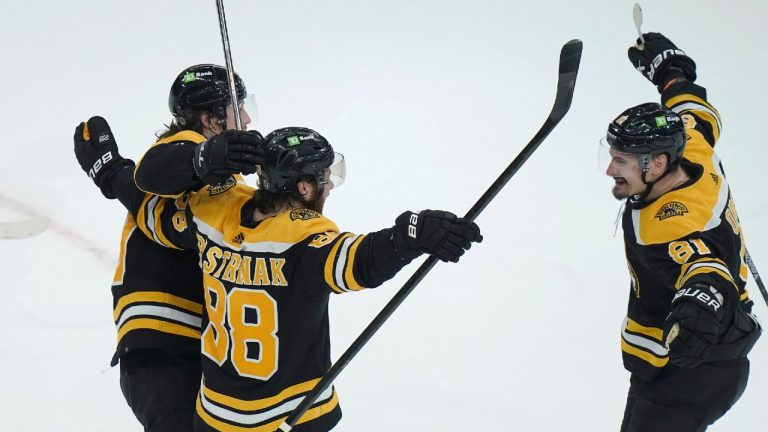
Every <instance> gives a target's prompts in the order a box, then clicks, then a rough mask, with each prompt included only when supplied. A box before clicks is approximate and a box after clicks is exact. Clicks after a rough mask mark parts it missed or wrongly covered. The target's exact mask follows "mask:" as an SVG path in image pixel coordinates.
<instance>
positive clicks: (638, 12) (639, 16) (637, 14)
mask: <svg viewBox="0 0 768 432" xmlns="http://www.w3.org/2000/svg"><path fill="white" fill-rule="evenodd" d="M632 19H633V20H634V21H635V28H636V29H637V34H638V35H639V36H640V46H638V48H640V49H643V47H645V38H644V37H643V31H642V30H640V27H641V26H642V25H643V9H642V8H641V7H640V3H635V8H634V9H632Z"/></svg>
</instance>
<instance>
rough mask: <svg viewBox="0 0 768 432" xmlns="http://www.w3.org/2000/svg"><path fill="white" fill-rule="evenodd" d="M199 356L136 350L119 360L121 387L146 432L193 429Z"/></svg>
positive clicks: (174, 431)
mask: <svg viewBox="0 0 768 432" xmlns="http://www.w3.org/2000/svg"><path fill="white" fill-rule="evenodd" d="M201 374H202V372H201V369H200V357H199V356H198V355H194V356H176V355H172V354H168V353H165V352H163V351H160V350H149V349H143V350H137V351H133V352H130V353H127V354H125V355H123V356H121V357H120V388H121V389H122V390H123V395H124V396H125V400H126V401H127V402H128V406H130V407H131V409H132V410H133V413H134V415H135V416H136V418H137V419H138V420H139V422H140V423H141V424H142V426H144V430H145V431H146V432H187V431H191V430H192V419H193V417H194V413H195V398H196V397H197V392H198V390H199V389H200V376H201Z"/></svg>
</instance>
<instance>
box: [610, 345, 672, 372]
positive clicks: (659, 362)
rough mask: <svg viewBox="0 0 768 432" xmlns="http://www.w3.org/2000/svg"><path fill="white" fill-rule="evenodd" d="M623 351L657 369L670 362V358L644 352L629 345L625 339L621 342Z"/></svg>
mask: <svg viewBox="0 0 768 432" xmlns="http://www.w3.org/2000/svg"><path fill="white" fill-rule="evenodd" d="M621 350H622V351H624V352H625V353H627V354H631V355H633V356H635V357H639V358H641V359H643V360H645V361H646V362H648V363H650V364H651V365H653V366H655V367H664V366H665V365H666V364H667V363H668V362H669V357H664V358H660V357H656V356H655V355H653V354H651V353H649V352H648V351H643V350H641V349H639V348H635V347H633V346H632V345H630V344H628V343H627V342H626V341H624V339H622V340H621Z"/></svg>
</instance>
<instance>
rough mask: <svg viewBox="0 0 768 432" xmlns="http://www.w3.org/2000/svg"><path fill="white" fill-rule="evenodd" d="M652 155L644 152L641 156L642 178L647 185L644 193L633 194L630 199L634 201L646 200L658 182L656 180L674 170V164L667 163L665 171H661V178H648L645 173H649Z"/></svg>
mask: <svg viewBox="0 0 768 432" xmlns="http://www.w3.org/2000/svg"><path fill="white" fill-rule="evenodd" d="M652 157H653V156H652V155H650V154H644V155H640V156H639V163H640V168H641V169H642V170H643V171H642V174H641V177H640V178H641V180H642V181H643V184H644V185H645V191H644V192H643V193H642V194H637V195H633V196H632V198H631V199H630V200H631V201H632V202H635V203H637V202H641V201H644V200H645V198H646V197H647V196H648V195H649V194H650V193H651V189H653V186H654V185H655V184H656V182H657V181H659V180H661V179H663V178H664V177H666V176H667V174H669V173H671V172H672V165H671V164H669V163H667V168H666V169H665V170H664V172H663V173H661V175H660V176H659V178H657V179H656V180H654V181H648V180H646V178H645V175H646V174H648V167H649V165H650V162H651V158H652Z"/></svg>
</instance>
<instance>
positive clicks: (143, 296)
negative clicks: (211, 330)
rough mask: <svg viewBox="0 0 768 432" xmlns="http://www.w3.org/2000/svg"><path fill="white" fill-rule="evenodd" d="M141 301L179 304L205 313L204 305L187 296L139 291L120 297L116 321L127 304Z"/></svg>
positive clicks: (115, 315)
mask: <svg viewBox="0 0 768 432" xmlns="http://www.w3.org/2000/svg"><path fill="white" fill-rule="evenodd" d="M139 302H149V303H166V304H170V305H173V306H177V307H179V308H181V309H185V310H188V311H190V312H194V313H196V314H198V315H200V314H202V313H203V305H202V304H200V303H197V302H193V301H192V300H187V299H185V298H181V297H178V296H175V295H173V294H169V293H164V292H160V291H138V292H135V293H131V294H128V295H125V296H123V297H122V298H120V300H119V301H118V302H117V305H115V309H114V312H113V314H112V315H113V316H114V319H115V321H117V319H118V318H119V317H120V314H121V313H122V312H123V309H125V307H126V306H128V305H129V304H132V303H139Z"/></svg>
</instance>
